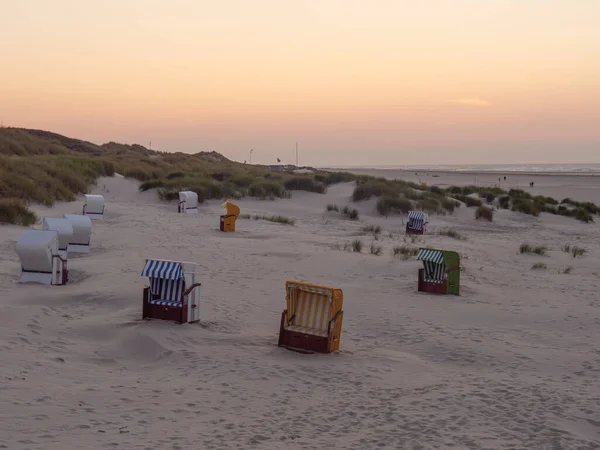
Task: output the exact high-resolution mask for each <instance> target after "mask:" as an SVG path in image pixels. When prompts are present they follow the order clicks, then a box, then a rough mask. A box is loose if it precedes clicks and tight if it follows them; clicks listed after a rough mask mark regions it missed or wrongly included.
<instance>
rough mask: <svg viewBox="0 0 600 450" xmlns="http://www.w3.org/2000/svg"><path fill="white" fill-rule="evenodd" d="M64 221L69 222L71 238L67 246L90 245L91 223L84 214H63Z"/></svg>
mask: <svg viewBox="0 0 600 450" xmlns="http://www.w3.org/2000/svg"><path fill="white" fill-rule="evenodd" d="M64 218H65V219H68V220H69V221H70V222H71V226H72V227H73V236H72V237H71V241H70V242H69V244H78V245H90V238H91V236H92V221H91V220H90V218H89V217H88V216H86V215H84V214H65V215H64Z"/></svg>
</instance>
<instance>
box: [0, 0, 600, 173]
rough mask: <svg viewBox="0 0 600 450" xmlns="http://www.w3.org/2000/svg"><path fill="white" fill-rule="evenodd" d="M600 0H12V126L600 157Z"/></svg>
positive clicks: (324, 158) (348, 159)
mask: <svg viewBox="0 0 600 450" xmlns="http://www.w3.org/2000/svg"><path fill="white" fill-rule="evenodd" d="M599 24H600V0H427V1H418V0H210V1H203V0H103V1H87V0H18V1H17V0H15V1H9V0H0V121H2V122H3V123H4V125H5V126H18V127H27V128H39V129H46V130H51V131H55V132H58V133H61V134H66V135H68V136H72V137H78V138H81V139H85V140H90V141H92V142H97V143H102V142H107V141H109V140H114V141H118V142H125V143H141V144H144V145H148V143H149V141H152V147H153V148H155V149H160V150H168V151H184V152H196V151H200V150H216V151H218V152H220V153H223V154H224V155H226V156H228V157H230V158H232V159H236V160H244V159H247V158H248V153H249V150H250V148H253V149H254V153H253V162H259V163H273V162H275V158H277V157H279V158H281V159H282V160H283V162H286V163H287V162H289V163H293V162H294V158H295V157H294V153H295V150H294V148H295V142H296V141H297V140H298V141H299V147H300V163H301V164H307V165H309V164H310V165H331V164H333V165H335V164H340V165H342V164H343V165H360V164H369V165H375V164H390V165H391V164H459V163H472V164H481V163H489V164H491V163H528V162H531V163H543V162H546V163H552V162H600V25H599Z"/></svg>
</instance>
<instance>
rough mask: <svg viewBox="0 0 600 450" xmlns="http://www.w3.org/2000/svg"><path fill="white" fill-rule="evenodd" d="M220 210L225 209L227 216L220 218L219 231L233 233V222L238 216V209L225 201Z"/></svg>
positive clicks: (233, 204)
mask: <svg viewBox="0 0 600 450" xmlns="http://www.w3.org/2000/svg"><path fill="white" fill-rule="evenodd" d="M221 208H225V209H227V214H225V215H223V216H221V221H220V225H219V229H220V230H221V231H235V221H236V220H237V218H238V216H239V215H240V207H239V206H238V205H236V204H235V203H231V202H230V201H229V200H227V201H226V202H225V203H223V204H222V205H221Z"/></svg>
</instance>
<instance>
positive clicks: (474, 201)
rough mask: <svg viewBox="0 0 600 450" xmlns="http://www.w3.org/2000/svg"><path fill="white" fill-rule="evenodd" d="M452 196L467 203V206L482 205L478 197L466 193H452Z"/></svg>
mask: <svg viewBox="0 0 600 450" xmlns="http://www.w3.org/2000/svg"><path fill="white" fill-rule="evenodd" d="M452 197H453V198H454V199H456V200H458V201H460V202H463V203H464V204H465V205H467V208H472V207H474V206H482V205H483V203H482V202H481V200H479V199H478V198H474V197H469V196H468V195H462V194H454V195H453V196H452Z"/></svg>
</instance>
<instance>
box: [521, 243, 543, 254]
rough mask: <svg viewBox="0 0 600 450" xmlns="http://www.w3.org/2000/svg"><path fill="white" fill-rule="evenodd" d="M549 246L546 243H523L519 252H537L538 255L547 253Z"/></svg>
mask: <svg viewBox="0 0 600 450" xmlns="http://www.w3.org/2000/svg"><path fill="white" fill-rule="evenodd" d="M547 251H548V248H547V247H546V246H544V245H537V246H535V247H534V246H532V245H530V244H527V243H525V244H521V246H520V247H519V253H535V254H536V255H545V254H546V252H547Z"/></svg>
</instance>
